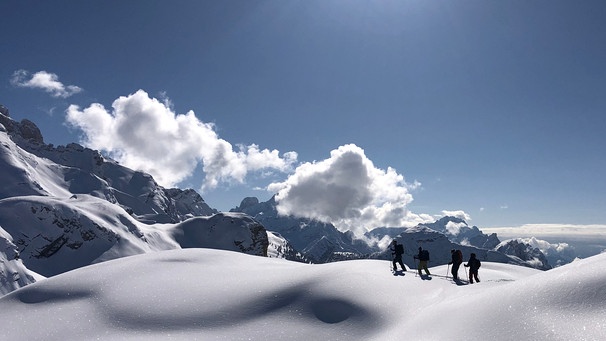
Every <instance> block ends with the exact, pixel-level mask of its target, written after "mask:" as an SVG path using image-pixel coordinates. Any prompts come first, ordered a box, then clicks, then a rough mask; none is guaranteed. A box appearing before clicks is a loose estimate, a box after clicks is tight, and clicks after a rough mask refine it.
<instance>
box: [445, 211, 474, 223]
mask: <svg viewBox="0 0 606 341" xmlns="http://www.w3.org/2000/svg"><path fill="white" fill-rule="evenodd" d="M442 215H444V216H447V217H455V218H459V219H463V220H465V221H469V220H471V216H470V215H469V214H467V213H465V211H462V210H458V211H446V210H444V211H442Z"/></svg>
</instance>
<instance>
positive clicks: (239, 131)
mask: <svg viewBox="0 0 606 341" xmlns="http://www.w3.org/2000/svg"><path fill="white" fill-rule="evenodd" d="M0 13H3V16H2V17H3V19H2V29H1V30H0V41H1V42H2V54H1V56H2V57H1V58H2V62H1V63H0V84H1V85H0V103H2V104H4V105H5V106H6V107H8V108H9V109H10V114H11V116H12V117H13V118H15V119H18V120H20V119H22V118H28V119H30V120H32V121H34V122H35V123H36V124H37V125H38V126H39V127H40V129H41V130H42V133H43V135H44V137H45V141H46V142H47V143H53V144H55V145H59V144H67V143H70V142H78V143H81V144H83V145H86V146H89V147H92V148H95V149H101V150H104V152H105V153H106V154H107V155H111V156H112V157H114V158H116V159H118V160H119V161H120V162H121V163H123V164H125V165H127V166H129V167H133V168H139V169H142V170H145V171H147V172H150V173H152V175H154V177H155V178H156V179H159V181H161V184H163V185H174V186H178V187H191V188H194V189H197V190H199V191H200V192H201V194H202V196H203V197H204V199H205V200H206V201H207V203H208V204H209V205H211V206H212V207H215V208H218V209H220V210H229V209H230V208H233V207H235V206H237V205H239V203H240V201H241V200H242V198H244V197H246V196H257V197H259V199H260V200H262V201H265V200H268V199H269V198H270V197H271V195H272V194H273V193H279V195H278V198H279V203H280V207H281V209H282V211H283V212H285V213H297V212H298V214H304V215H306V216H309V217H313V218H318V219H325V220H331V221H336V222H340V223H341V225H340V226H341V227H343V229H352V230H359V229H360V228H364V227H370V226H371V225H373V224H385V225H393V224H405V223H416V222H421V221H427V220H430V219H432V218H433V217H436V216H440V215H442V214H443V212H444V211H454V212H456V213H458V214H460V215H464V216H466V217H467V218H468V219H471V220H470V221H469V222H470V223H471V224H474V225H478V226H479V227H496V226H518V225H524V224H577V225H578V224H581V225H582V224H606V210H605V207H606V181H604V178H603V176H604V175H603V174H604V169H606V157H605V156H606V154H605V152H604V146H605V145H606V134H604V129H605V128H606V117H605V115H606V93H605V92H604V91H605V87H604V85H605V84H606V67H605V64H604V61H605V60H606V33H604V32H606V20H605V19H604V18H606V3H605V2H603V1H582V2H572V1H480V0H478V1H471V0H470V1H456V2H453V1H420V0H419V1H313V0H312V1H251V0H246V1H178V2H173V1H87V2H81V1H13V0H8V1H6V0H5V1H2V2H1V3H0ZM169 154H170V155H169Z"/></svg>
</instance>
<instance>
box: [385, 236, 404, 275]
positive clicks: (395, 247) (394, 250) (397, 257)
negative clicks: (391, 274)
mask: <svg viewBox="0 0 606 341" xmlns="http://www.w3.org/2000/svg"><path fill="white" fill-rule="evenodd" d="M389 249H390V250H391V256H392V258H393V271H396V270H398V268H397V267H396V263H398V264H400V266H401V267H402V271H406V267H405V266H404V262H402V254H404V245H402V244H398V241H397V240H395V239H394V241H393V242H392V243H391V246H390V247H389Z"/></svg>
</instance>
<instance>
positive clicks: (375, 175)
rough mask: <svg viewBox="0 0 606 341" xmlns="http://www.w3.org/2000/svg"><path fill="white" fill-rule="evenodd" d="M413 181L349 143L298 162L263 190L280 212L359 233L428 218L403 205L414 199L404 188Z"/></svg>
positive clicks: (412, 186) (420, 221) (405, 224)
mask: <svg viewBox="0 0 606 341" xmlns="http://www.w3.org/2000/svg"><path fill="white" fill-rule="evenodd" d="M418 186H420V184H419V183H418V182H415V183H414V184H413V185H409V184H407V183H406V182H405V181H404V177H403V176H402V175H400V174H398V173H397V172H396V171H395V169H393V168H388V169H387V170H383V169H379V168H376V167H375V166H374V165H373V163H372V161H371V160H369V159H368V158H367V157H366V155H365V154H364V150H362V148H360V147H358V146H356V145H353V144H349V145H344V146H341V147H339V148H338V149H336V150H333V151H332V152H331V153H330V158H328V159H326V160H323V161H319V162H306V163H303V164H301V165H299V166H298V167H297V168H296V169H295V171H294V173H293V174H291V175H290V176H289V177H288V179H286V180H285V181H284V182H279V183H273V184H271V185H269V186H268V190H270V191H272V192H274V193H277V194H276V202H277V208H278V212H279V213H280V214H283V215H293V216H297V217H303V218H310V219H316V220H319V221H324V222H330V223H333V224H334V225H335V226H336V227H337V228H338V229H339V230H341V231H345V230H350V231H353V232H354V233H357V234H361V233H363V232H365V231H366V229H367V228H370V227H372V228H374V227H377V226H407V225H416V224H418V223H423V222H431V221H433V218H432V217H431V216H429V215H416V214H413V213H411V212H410V211H409V210H408V209H407V205H408V204H410V203H411V202H412V200H413V198H412V195H411V194H410V192H409V190H410V189H411V188H415V187H418Z"/></svg>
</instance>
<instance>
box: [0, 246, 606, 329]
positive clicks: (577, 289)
mask: <svg viewBox="0 0 606 341" xmlns="http://www.w3.org/2000/svg"><path fill="white" fill-rule="evenodd" d="M605 263H606V254H603V255H598V256H595V257H591V258H589V259H586V260H581V261H578V262H574V263H572V264H569V265H566V266H562V267H560V268H557V269H554V270H550V271H547V272H541V271H538V270H534V269H529V268H524V267H518V266H513V265H507V264H499V263H489V262H483V264H482V268H481V269H480V278H481V280H482V282H481V283H479V284H473V285H456V284H455V283H454V282H452V281H451V280H450V279H448V278H445V277H440V276H445V275H446V272H447V266H438V267H432V268H430V271H431V272H432V273H433V274H435V275H436V276H434V277H433V278H432V279H431V280H422V279H421V278H420V277H417V276H415V273H414V272H406V273H405V275H404V276H393V275H392V274H391V272H390V271H389V266H390V264H389V262H387V261H380V260H355V261H345V262H338V263H328V264H322V265H309V264H302V263H295V262H290V261H286V260H282V259H271V258H263V257H257V256H250V255H245V254H241V253H236V252H230V251H222V250H211V249H186V250H172V251H162V252H156V253H150V254H144V255H139V256H132V257H125V258H121V259H117V260H112V261H107V262H104V263H100V264H95V265H92V266H88V267H84V268H80V269H76V270H73V271H70V272H67V273H64V274H61V275H57V276H54V277H51V278H48V279H45V280H41V281H39V282H37V283H34V284H31V285H28V286H26V287H24V288H21V289H19V290H17V291H15V292H13V293H10V294H8V295H6V296H4V297H2V298H0V319H2V321H3V327H2V328H0V339H2V340H9V339H10V340H84V339H87V340H89V339H99V340H314V339H319V340H401V339H418V340H445V339H450V340H464V339H494V340H511V339H517V340H602V339H605V338H606V325H605V324H606V319H605V318H604V316H606V310H605V307H606V275H604V272H603V271H602V269H603V268H604V264H605ZM437 275H440V276H437ZM459 275H460V277H461V278H465V270H464V268H463V267H461V269H460V271H459Z"/></svg>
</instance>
